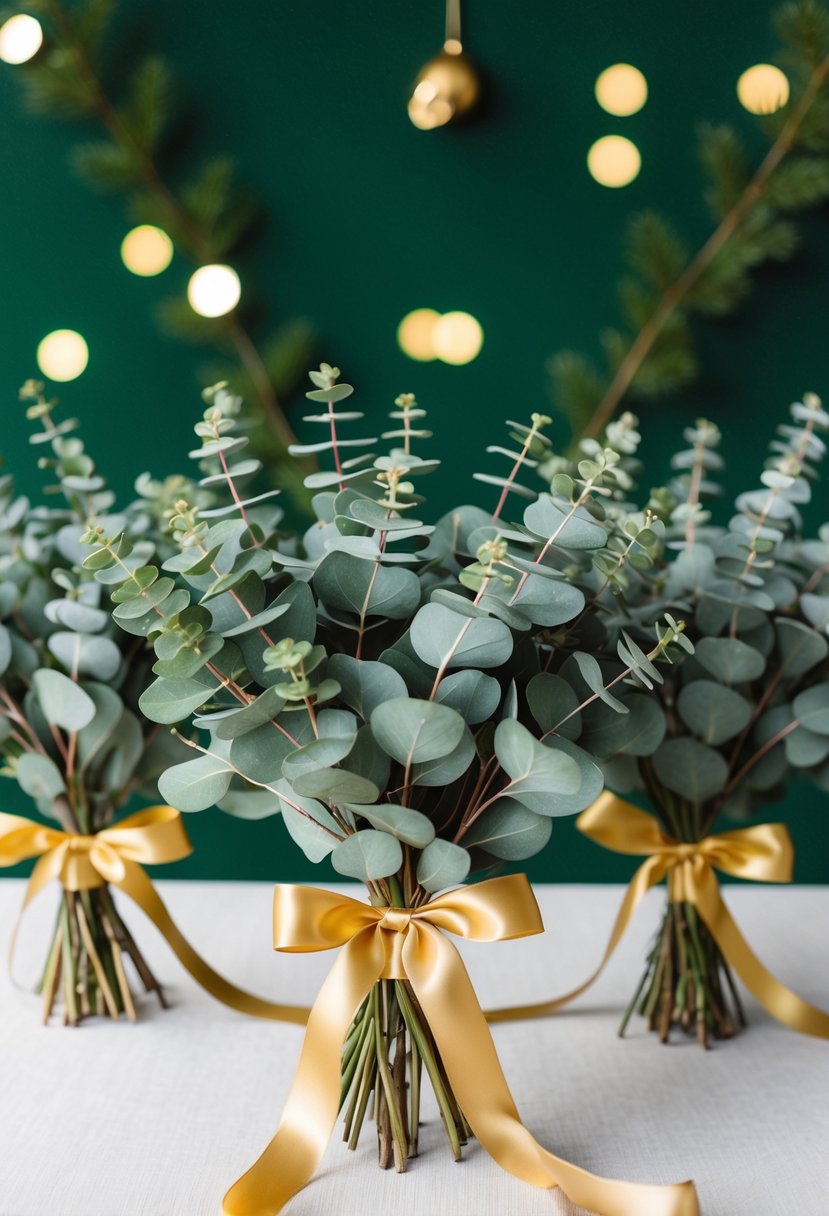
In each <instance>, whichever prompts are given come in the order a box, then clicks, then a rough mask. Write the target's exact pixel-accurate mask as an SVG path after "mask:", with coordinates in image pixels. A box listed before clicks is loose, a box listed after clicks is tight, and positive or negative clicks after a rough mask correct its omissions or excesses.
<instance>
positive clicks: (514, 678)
mask: <svg viewBox="0 0 829 1216" xmlns="http://www.w3.org/2000/svg"><path fill="white" fill-rule="evenodd" d="M310 376H311V380H312V382H313V384H314V386H315V387H314V389H313V390H312V391H311V392H309V393H308V394H307V396H308V398H309V399H310V400H311V401H312V402H313V403H314V404H315V405H316V406H317V407H318V412H317V413H315V414H313V415H312V416H310V417H309V418H307V419H306V421H307V422H309V423H310V424H312V425H317V426H319V427H320V428H322V429H323V430H324V438H323V439H322V440H321V441H320V442H318V443H310V444H305V445H301V446H296V447H295V448H294V449H293V451H294V453H295V454H296V455H297V456H300V457H303V458H304V457H306V456H308V455H315V456H320V455H324V456H325V457H326V458H327V459H329V460H330V463H331V467H330V468H329V469H326V470H325V471H320V472H315V473H312V474H310V475H309V476H308V477H307V478H306V481H305V484H306V486H307V487H308V489H309V490H311V491H312V492H313V508H314V512H315V516H316V518H315V521H314V522H313V523H312V525H311V526H310V527H309V528H308V529H307V531H306V532H305V533H304V535H303V536H301V537H296V536H289V535H287V534H285V533H284V532H283V531H281V528H280V523H281V516H280V513H279V511H278V509H277V508H276V507H275V505H274V503H273V501H272V495H273V492H268V493H266V494H262V495H253V496H248V495H247V494H246V489H245V487H246V485H247V483H249V481H250V479H251V478H253V477H255V475H256V473H257V472H258V470H259V465H258V462H256V461H255V460H252V459H250V457H248V456H246V455H244V448H245V446H246V443H247V439H246V436H245V434H244V433H243V426H242V423H241V422H240V414H239V410H240V402H239V400H238V398H236V397H234V396H233V395H232V394H231V393H229V392H228V391H227V389H226V387H225V386H223V385H219V386H216V387H215V388H214V389H211V390H208V391H207V392H206V393H205V401H206V407H207V408H206V409H205V411H204V415H203V418H202V420H201V421H199V423H198V424H197V426H196V428H195V430H196V434H197V435H198V437H199V439H200V444H199V445H198V446H197V447H196V449H195V450H194V451H193V452H191V453H190V455H191V457H192V459H193V460H194V461H195V462H196V463H197V465H198V466H199V472H200V474H201V476H200V480H199V489H198V491H197V493H204V492H208V493H210V494H211V495H212V496H213V497H214V499H215V500H216V502H217V503H218V505H212V506H210V507H209V508H207V509H205V508H204V507H203V506H202V505H200V503H199V501H198V499H197V498H196V497H194V496H193V495H190V496H188V495H182V497H181V499H180V501H178V502H177V503H175V504H174V506H173V509H172V511H171V514H170V528H171V532H172V535H173V537H174V539H175V541H176V551H175V552H174V553H173V554H172V555H171V556H169V557H168V558H167V559H166V560H165V561H163V562H162V563H160V564H155V563H153V562H151V561H147V559H146V555H145V552H144V551H143V550H142V549H141V547H140V546H136V544H135V540H134V538H132V537H131V536H130V535H129V534H128V533H126V532H120V533H119V532H118V531H115V530H113V529H112V528H110V527H109V526H108V524H107V521H101V522H100V523H99V524H98V525H96V526H95V527H93V528H91V529H90V531H89V533H88V534H87V540H88V541H89V542H90V543H91V544H92V545H93V548H92V552H91V553H90V555H89V556H88V557H87V559H86V561H85V563H84V564H85V567H86V569H87V570H91V571H94V572H96V574H97V577H98V578H99V579H100V580H102V581H103V582H104V583H105V584H106V585H107V587H109V588H110V589H112V590H113V599H114V600H115V601H116V604H117V607H116V608H115V612H114V615H115V617H116V619H117V620H118V621H120V622H122V623H124V622H128V627H129V629H130V630H131V631H132V632H133V633H135V634H137V635H140V636H142V637H146V638H148V639H149V640H150V641H151V643H152V646H153V648H154V651H155V656H156V661H155V663H154V666H153V672H154V674H155V677H156V678H155V679H154V680H153V681H152V683H150V684H149V687H148V688H147V689H146V691H145V692H144V693H143V694H142V696H141V698H140V702H139V704H140V708H141V711H142V712H143V713H144V715H145V716H146V717H147V718H149V719H150V720H151V721H153V722H155V723H158V724H161V725H165V726H169V727H173V728H174V729H175V730H176V733H177V735H178V737H179V739H180V740H181V741H182V742H183V743H185V744H186V745H187V746H189V747H190V748H192V749H193V750H194V751H195V752H196V753H198V754H197V755H196V756H194V757H193V758H192V759H190V760H189V761H187V762H185V763H181V764H176V765H173V766H172V767H170V768H168V769H167V770H166V771H165V772H164V773H163V775H162V776H161V778H160V781H159V789H160V791H161V794H162V796H163V797H164V798H165V800H166V801H168V802H169V803H171V804H172V805H173V806H175V807H178V808H179V809H181V810H183V811H190V812H194V811H201V810H205V809H207V808H209V807H212V806H214V805H218V806H219V807H220V808H221V809H222V810H223V811H225V812H227V813H228V814H231V815H236V816H239V817H241V818H249V819H258V818H262V817H265V816H269V815H277V814H279V815H281V817H282V820H283V822H284V824H285V827H286V828H287V830H288V832H289V834H290V835H291V836H292V837H293V839H294V840H295V841H296V843H297V844H298V845H299V846H300V847H301V848H302V849H303V851H304V852H305V854H306V856H308V857H309V858H310V859H311V860H313V861H322V860H323V859H324V858H326V857H330V860H331V863H332V865H333V867H334V869H335V870H336V871H337V872H338V873H340V874H342V875H345V876H347V877H349V878H355V879H359V880H360V881H362V882H363V883H365V885H366V887H367V889H368V892H369V895H370V899H371V903H372V904H373V905H375V906H378V907H383V908H400V909H417V908H418V907H421V906H422V905H423V904H424V903H425V902H426V901H428V900H429V899H430V897H431V896H433V895H434V894H435V893H438V892H441V891H444V890H445V889H447V888H451V887H454V886H457V885H458V884H462V883H464V882H466V881H467V880H468V879H469V878H470V876H480V877H484V876H487V875H489V874H491V873H492V872H493V871H494V870H495V869H497V868H498V867H500V866H503V864H504V863H505V862H517V861H522V860H524V859H525V858H528V857H530V856H532V855H533V854H535V853H537V852H538V851H539V850H540V849H542V848H543V847H544V846H545V845H546V843H547V841H548V840H549V838H550V834H551V830H552V820H553V818H554V817H556V816H560V815H572V814H575V813H577V812H579V811H582V810H583V809H584V808H585V807H587V806H589V805H590V804H591V803H592V802H593V801H594V799H595V798H596V797H597V796H598V794H599V793H600V792H601V789H602V785H603V780H602V773H601V771H600V769H599V767H598V766H597V764H596V763H595V760H594V757H593V755H592V754H591V752H590V751H589V749H586V748H585V747H583V746H580V745H579V744H577V743H575V742H574V741H573V734H574V732H573V730H572V729H571V727H572V726H573V724H574V723H576V722H578V721H579V720H580V716H581V715H582V713H583V712H585V711H586V709H587V708H588V707H589V704H591V703H592V702H593V701H595V700H596V699H597V697H611V694H610V693H609V692H607V691H606V689H605V688H604V686H603V684H602V683H601V681H600V682H599V683H598V684H596V679H597V678H599V676H598V672H599V669H598V664H597V663H596V660H595V659H594V658H593V657H592V656H591V655H589V654H587V653H583V652H581V651H579V650H577V649H576V648H572V653H571V655H570V660H571V663H572V664H573V666H574V668H575V670H576V671H581V672H582V673H584V676H585V679H586V680H587V681H588V683H589V684H590V688H589V689H588V692H587V694H586V696H584V697H579V696H577V695H575V694H573V693H571V692H570V690H569V686H568V687H567V691H566V693H565V695H564V696H562V695H561V690H562V688H564V687H565V682H564V681H563V680H557V681H555V683H554V685H553V686H552V687H551V685H550V683H549V682H550V680H553V679H554V677H552V676H549V675H546V674H545V673H544V671H543V668H544V667H545V666H546V665H547V664H548V662H549V655H550V653H551V652H553V651H554V650H555V639H556V637H557V636H558V635H559V633H562V632H565V631H566V630H567V629H568V628H572V627H573V623H574V622H577V621H579V620H580V619H581V617H582V614H583V613H584V612H585V610H586V608H587V601H586V599H585V596H584V593H583V592H582V590H581V589H580V588H579V587H578V585H577V580H578V579H580V578H581V575H582V573H583V570H584V568H585V564H586V559H585V556H584V552H585V549H586V548H587V549H589V548H591V547H592V548H596V547H597V545H600V546H602V547H605V544H606V541H607V536H608V532H607V528H606V526H605V525H604V524H603V523H602V522H597V521H601V520H602V519H603V518H604V511H603V508H602V506H601V499H602V495H604V494H610V493H611V490H610V489H608V486H613V487H617V486H618V478H619V477H622V478H624V474H623V471H622V469H621V467H619V468H616V466H617V465H618V463H619V462H618V460H614V454H613V453H610V454H609V455H608V456H607V457H606V458H605V457H602V458H601V459H599V460H598V461H595V462H594V465H595V467H594V465H591V467H590V468H589V469H588V470H586V475H585V476H583V477H582V479H581V484H580V488H579V494H578V506H576V505H570V504H568V505H567V506H566V507H562V506H560V505H557V500H554V498H553V497H552V496H551V495H550V494H548V493H542V494H541V495H540V496H537V495H536V493H535V492H534V491H528V490H526V489H525V488H523V487H522V486H521V485H520V484H519V483H518V482H517V480H516V477H515V471H513V474H512V475H510V476H509V477H505V478H501V477H494V476H492V475H491V474H481V475H480V479H481V480H482V481H484V482H485V483H487V484H493V483H494V484H495V485H496V486H497V487H498V489H499V491H500V502H499V504H498V508H497V510H496V512H495V513H493V512H492V511H488V510H484V509H483V508H480V507H476V506H468V505H467V506H460V507H458V508H457V509H455V510H453V511H450V512H449V513H448V514H446V515H444V516H443V517H442V518H440V519H438V520H437V521H436V522H433V523H429V522H426V521H425V520H424V516H425V514H426V512H425V510H424V507H425V505H426V504H425V500H424V498H423V496H422V494H421V493H420V489H419V487H420V485H421V482H422V479H423V478H424V477H425V476H426V475H428V474H429V473H431V472H432V471H433V470H434V468H435V467H436V465H437V463H438V462H437V461H436V460H434V459H430V458H428V457H426V456H422V455H420V454H418V452H419V450H420V448H421V445H422V444H423V443H424V442H425V441H427V440H428V439H429V438H430V437H431V436H430V432H428V431H427V430H425V429H424V417H425V411H424V410H423V409H420V408H418V406H417V403H416V401H415V399H414V397H413V396H412V395H411V394H403V395H401V396H399V397H398V398H397V399H396V402H395V406H396V408H395V410H394V411H393V412H392V414H391V418H392V422H393V425H392V428H391V429H390V430H388V431H386V432H385V433H384V434H383V435H382V436H381V438H382V440H383V441H384V442H385V443H387V444H388V445H389V449H388V451H387V454H385V455H380V456H377V455H375V454H374V451H373V448H374V446H375V444H376V443H377V440H376V439H364V438H358V437H345V436H344V434H343V432H344V429H345V427H346V424H350V423H353V422H356V421H358V420H359V419H361V418H362V417H363V415H362V414H360V413H357V412H354V411H350V410H345V409H342V408H341V406H342V402H344V401H345V400H346V398H348V397H349V396H350V395H351V393H352V391H353V390H352V388H351V387H350V386H349V385H347V384H343V383H340V382H339V372H338V370H337V369H336V368H332V367H330V366H329V365H327V364H323V365H322V366H321V368H320V370H319V371H315V372H312V373H311V374H310ZM548 422H549V419H545V418H543V417H542V416H541V415H537V414H536V415H533V417H532V420H531V425H529V426H524V425H520V424H517V423H513V424H510V426H511V434H512V436H513V441H514V443H515V444H517V445H518V448H519V449H520V451H518V452H516V453H514V455H515V456H516V457H517V458H518V460H519V463H527V462H532V463H534V464H535V463H537V462H538V460H539V459H541V458H543V457H544V455H545V454H546V453H547V451H548V447H549V444H548V441H547V440H546V439H545V438H544V436H543V429H544V426H545V425H546V424H547V423H548ZM503 450H504V449H500V448H496V449H495V451H503ZM508 451H509V450H508ZM614 470H615V471H614ZM510 495H523V496H524V497H525V498H529V499H531V500H533V501H531V502H530V503H529V505H528V507H527V509H526V511H525V512H524V514H523V518H522V521H521V523H519V524H514V525H510V526H509V527H507V526H506V525H504V524H503V523H502V522H501V520H500V518H499V517H500V513H501V510H502V509H503V507H504V504H505V503H506V502H507V501H513V500H512V499H511V498H510ZM222 499H223V500H224V501H222ZM591 512H592V513H591ZM637 528H638V542H637V544H636V547H637V551H638V552H639V553H640V554H641V555H646V554H647V551H648V548H649V547H653V546H654V545H655V544H656V537H655V534H654V533H653V532H652V531H649V530H648V529H646V528H645V526H644V524H643V525H642V526H639V525H638V524H637ZM608 560H610V558H608ZM648 560H650V559H649V558H648ZM681 638H682V631H681V627H680V626H679V625H677V624H676V623H675V622H673V621H671V620H666V621H665V622H664V623H663V624H662V625H661V626H660V627H657V628H656V630H655V631H654V632H653V635H652V639H651V643H650V644H649V645H648V646H646V647H645V648H644V649H643V648H640V647H639V646H638V645H636V644H635V643H633V642H632V641H631V643H630V648H629V649H628V650H626V651H625V655H626V662H625V665H624V670H623V675H616V676H615V677H614V681H613V682H614V683H619V681H620V680H621V679H622V678H623V677H624V679H626V680H630V681H633V682H634V683H637V686H638V687H642V686H643V683H642V681H644V683H650V682H651V681H650V679H649V677H648V675H647V673H648V672H653V671H656V668H655V666H654V664H655V662H656V661H657V660H658V659H661V658H669V659H670V658H671V655H672V654H673V653H674V652H676V651H677V649H678V645H677V644H678V643H679V642H680V641H681ZM182 724H187V725H184V726H183V725H182ZM424 1069H425V1071H426V1074H427V1075H428V1078H429V1081H430V1083H431V1085H432V1086H433V1088H434V1091H435V1093H436V1095H437V1099H438V1104H439V1107H440V1111H441V1114H442V1117H443V1123H444V1127H445V1130H446V1134H447V1136H448V1139H449V1141H450V1144H451V1147H452V1152H453V1154H454V1156H455V1157H456V1158H457V1157H459V1156H460V1152H461V1144H462V1143H463V1141H464V1140H465V1139H466V1136H467V1132H468V1128H467V1123H466V1121H465V1118H464V1112H463V1110H461V1109H460V1107H459V1104H458V1102H457V1100H456V1097H455V1095H454V1094H453V1092H452V1087H451V1085H450V1083H449V1081H448V1078H447V1075H446V1070H445V1068H444V1066H443V1063H442V1061H441V1058H440V1054H439V1052H438V1051H437V1049H436V1046H435V1042H434V1038H433V1035H432V1033H431V1031H430V1027H429V1024H428V1021H427V1020H426V1018H425V1017H424V1015H423V1013H422V1011H421V1009H420V1007H419V1005H418V1002H417V1000H416V998H415V995H414V993H413V991H412V989H411V986H410V984H409V983H408V981H406V980H400V979H381V980H380V981H379V982H378V983H377V985H376V987H375V988H374V990H373V991H371V992H370V994H369V996H368V997H367V999H366V1001H365V1003H364V1005H363V1006H362V1008H361V1009H360V1011H359V1013H358V1015H357V1017H356V1019H355V1021H354V1024H353V1026H352V1029H351V1033H350V1034H349V1036H348V1038H347V1041H346V1044H345V1048H344V1051H343V1055H342V1087H341V1095H342V1106H343V1108H344V1111H345V1125H346V1126H345V1135H346V1139H347V1141H348V1143H349V1146H350V1147H354V1146H355V1145H356V1143H357V1139H358V1137H359V1134H360V1129H361V1126H362V1124H363V1121H364V1119H365V1116H366V1113H367V1111H368V1110H369V1108H370V1105H371V1109H372V1110H373V1112H374V1116H375V1119H376V1124H377V1129H378V1136H379V1148H380V1161H381V1164H382V1165H383V1166H384V1167H387V1166H389V1165H391V1164H392V1163H393V1164H394V1165H395V1167H396V1168H397V1169H398V1170H403V1169H404V1168H405V1166H406V1162H407V1160H408V1158H409V1157H411V1156H412V1155H414V1154H415V1153H416V1152H417V1144H418V1126H419V1104H420V1092H421V1077H422V1073H423V1070H424Z"/></svg>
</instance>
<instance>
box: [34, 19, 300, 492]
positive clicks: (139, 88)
mask: <svg viewBox="0 0 829 1216" xmlns="http://www.w3.org/2000/svg"><path fill="white" fill-rule="evenodd" d="M29 8H30V10H31V11H32V12H33V13H36V14H37V15H38V17H39V18H40V19H41V20H42V21H43V23H44V25H45V27H46V31H47V38H48V41H47V44H46V46H45V48H44V50H43V51H42V52H41V54H39V55H38V56H37V58H36V59H35V60H33V61H32V62H31V63H30V64H27V65H26V67H25V69H24V70H23V71H21V72H20V74H19V75H20V78H21V80H22V82H23V86H24V90H25V95H26V100H27V102H28V104H29V106H30V108H32V109H33V110H35V111H36V112H38V113H42V114H46V115H49V116H50V117H54V118H64V119H74V120H86V121H92V122H94V123H96V124H97V125H98V126H99V128H100V129H101V132H102V135H101V137H100V138H94V139H85V140H84V141H83V142H82V143H80V144H78V145H77V146H75V147H74V149H73V150H72V154H71V163H72V166H73V168H74V169H75V171H76V172H77V173H78V174H79V175H80V176H81V177H82V178H83V179H84V180H86V181H87V182H89V183H90V184H91V185H92V186H93V187H95V188H96V189H99V190H103V191H109V192H111V193H113V194H116V195H120V196H122V197H123V200H124V203H125V207H126V211H127V214H128V215H129V218H130V220H131V221H133V222H135V223H149V224H156V225H158V226H159V227H161V228H163V229H164V230H165V231H166V232H167V233H168V235H169V236H170V237H171V239H172V240H173V243H174V245H175V247H176V249H177V251H178V252H179V253H180V254H182V255H183V256H184V257H186V258H187V259H188V260H189V261H191V262H192V263H194V264H196V265H203V264H209V263H214V262H221V261H223V260H225V259H227V258H228V257H230V256H231V255H232V254H233V253H234V252H235V251H236V250H237V249H238V247H239V245H240V244H241V242H242V241H243V240H244V239H246V238H248V237H249V235H250V233H251V230H252V227H253V224H254V222H255V221H256V220H257V219H258V217H259V210H260V209H259V207H258V206H257V205H256V204H255V202H254V201H253V199H252V198H251V196H250V195H249V193H248V192H246V191H245V190H243V189H241V188H240V187H239V186H238V185H237V184H236V181H235V178H234V170H233V164H232V161H231V160H230V158H228V157H226V156H215V157H211V158H208V159H206V160H205V161H204V162H203V163H202V164H201V165H200V166H199V167H197V168H196V170H195V171H194V172H193V174H192V176H191V177H190V178H189V179H188V180H183V181H181V182H179V181H177V180H176V181H173V180H172V178H171V176H170V175H169V174H168V166H167V163H166V161H167V157H166V153H167V149H168V145H169V141H170V137H171V134H172V131H173V125H174V116H175V106H174V93H175V81H174V78H173V72H172V69H171V67H170V65H169V63H168V62H167V60H166V59H165V58H164V57H163V56H161V55H158V54H148V55H145V56H144V57H142V58H139V59H138V61H137V63H136V64H135V66H134V67H133V68H132V70H131V72H130V73H128V74H127V76H126V78H125V79H124V80H123V81H121V80H119V81H118V84H117V87H116V86H115V85H111V83H110V81H109V80H108V79H107V73H106V72H105V69H104V63H105V62H106V60H107V58H109V57H110V56H111V45H110V42H111V39H110V32H111V27H112V21H113V16H114V12H115V8H116V5H115V0H82V2H81V3H79V4H76V5H73V6H71V8H70V7H69V6H67V5H66V4H64V3H62V2H61V0H33V2H32V3H31V4H30V5H29ZM176 140H177V145H180V142H181V133H180V131H176ZM179 151H180V149H179ZM158 317H159V321H160V323H161V325H162V327H163V328H164V329H166V330H167V331H168V332H170V333H172V334H173V335H174V336H176V337H178V338H180V339H182V340H184V341H187V342H190V343H193V344H197V345H202V346H205V347H214V348H217V351H218V353H219V360H218V361H217V363H216V364H214V365H213V366H212V367H211V368H210V375H211V378H212V379H214V380H216V379H223V380H228V381H229V382H230V383H231V385H232V386H233V388H234V391H239V392H240V393H241V394H242V395H243V396H244V397H245V399H246V400H248V401H253V402H255V403H258V406H259V408H260V410H261V413H262V418H263V421H264V423H265V424H266V425H265V427H264V428H261V429H262V431H264V432H265V434H263V435H262V436H261V442H260V444H259V446H260V447H263V446H264V447H265V448H267V449H269V450H268V451H267V455H268V457H269V458H270V463H271V464H273V462H274V460H276V462H277V463H278V465H279V471H280V473H281V474H282V475H283V484H284V479H285V477H287V479H288V482H289V483H290V484H289V486H288V488H289V489H291V490H292V491H293V492H294V494H295V495H298V496H299V497H303V495H302V488H301V476H299V475H298V473H297V470H296V467H295V462H291V461H287V460H284V459H282V457H284V455H285V451H286V449H287V447H288V445H289V444H290V443H292V442H293V441H294V438H295V436H294V434H293V431H292V428H291V425H290V423H289V422H288V419H287V418H286V416H285V413H284V410H283V408H282V404H281V401H280V397H281V395H282V394H284V393H286V392H288V391H290V390H291V389H292V388H293V386H294V385H295V384H296V382H297V379H298V373H299V371H300V369H304V367H305V366H306V365H307V359H308V355H309V351H310V347H311V345H312V337H311V333H310V329H309V326H308V324H307V323H306V322H300V321H294V322H291V323H289V324H288V325H286V326H283V327H281V328H279V329H277V330H276V332H274V333H272V334H271V335H270V336H269V337H267V338H266V339H265V340H264V341H263V343H262V344H261V346H260V345H259V344H258V342H257V341H255V340H254V338H253V336H252V333H251V331H250V329H249V327H248V323H247V320H246V319H245V316H244V309H242V310H240V309H234V310H233V311H231V312H230V313H228V314H227V315H226V316H223V317H218V318H205V317H201V316H199V315H198V314H196V313H195V312H194V311H193V310H192V309H191V308H190V306H189V304H188V302H187V300H186V299H185V298H184V297H183V296H175V297H173V298H170V299H168V300H166V301H164V302H163V303H161V305H160V306H159V308H158ZM230 350H232V351H234V352H235V356H236V360H235V362H234V361H233V360H231V361H230V362H228V361H227V352H228V351H230ZM268 435H269V436H271V437H268Z"/></svg>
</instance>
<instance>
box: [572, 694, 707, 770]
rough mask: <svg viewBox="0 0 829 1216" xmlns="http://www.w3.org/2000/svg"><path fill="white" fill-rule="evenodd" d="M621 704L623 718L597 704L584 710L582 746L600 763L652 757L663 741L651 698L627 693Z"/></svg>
mask: <svg viewBox="0 0 829 1216" xmlns="http://www.w3.org/2000/svg"><path fill="white" fill-rule="evenodd" d="M690 687H693V685H691V686H690ZM624 704H625V705H626V706H627V709H628V712H627V713H626V714H618V713H616V711H615V710H613V709H610V708H609V706H607V705H603V704H601V702H598V701H594V702H593V704H592V705H588V706H587V708H586V709H585V710H584V729H583V731H582V736H581V739H582V744H583V745H584V746H585V747H587V748H589V750H590V751H591V752H593V753H594V754H595V755H596V756H598V757H599V759H600V760H608V759H610V757H611V756H621V755H625V754H627V755H629V756H652V755H653V753H654V752H655V751H656V749H657V748H658V747H659V744H660V743H661V742H662V740H663V739H664V738H665V729H666V723H665V715H664V713H663V712H662V710H661V708H660V706H659V704H658V703H657V701H656V700H655V699H654V698H653V697H648V696H644V695H643V694H641V693H631V694H629V695H627V696H625V698H624Z"/></svg>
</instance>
